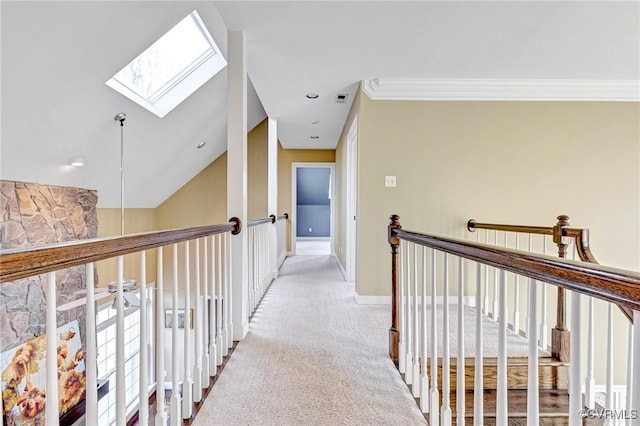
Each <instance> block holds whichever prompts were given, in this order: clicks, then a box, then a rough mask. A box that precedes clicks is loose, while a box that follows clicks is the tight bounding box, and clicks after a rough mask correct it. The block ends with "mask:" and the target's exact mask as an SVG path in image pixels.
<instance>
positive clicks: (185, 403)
mask: <svg viewBox="0 0 640 426" xmlns="http://www.w3.org/2000/svg"><path fill="white" fill-rule="evenodd" d="M273 219H274V218H273V217H270V218H266V219H263V220H260V221H254V222H253V223H252V225H253V226H251V228H252V229H254V230H255V231H251V232H254V233H255V235H254V238H253V240H252V243H253V244H254V245H253V246H251V245H250V246H249V248H250V250H249V252H250V253H254V255H253V256H254V266H256V270H259V271H262V272H261V274H260V276H262V275H265V274H266V272H265V271H266V269H267V267H266V266H265V265H267V261H266V256H265V254H264V253H265V252H266V248H265V247H266V241H265V238H266V237H267V236H268V237H271V238H275V233H274V232H267V231H259V229H260V226H261V224H263V223H264V224H265V225H268V226H270V227H271V228H272V231H273V230H274V228H275V225H273ZM257 222H260V224H258V223H257ZM240 231H241V223H240V221H239V220H238V219H237V218H232V219H231V220H230V221H229V223H226V224H220V225H212V226H202V227H196V228H189V229H180V230H168V231H156V232H147V233H141V234H134V235H125V236H119V237H109V238H96V239H91V240H83V241H77V242H70V243H62V244H52V245H46V246H40V247H32V248H28V249H11V250H2V251H0V283H5V282H9V281H15V280H19V279H22V278H26V277H30V276H35V275H40V274H46V281H45V282H46V283H47V285H46V299H47V301H48V303H47V306H46V330H47V338H46V340H47V344H46V353H45V356H46V405H45V407H46V408H45V409H46V413H45V416H46V424H47V425H57V424H59V423H58V422H59V407H58V401H59V398H58V366H57V364H56V362H57V346H58V341H57V333H56V330H57V327H58V324H57V313H56V309H57V308H58V304H57V303H56V302H55V301H56V300H57V294H56V293H57V291H58V290H57V286H56V272H59V271H62V270H64V269H65V268H69V267H72V266H79V265H86V286H87V297H86V303H84V304H83V305H82V306H83V307H84V309H85V310H86V321H87V323H86V353H85V354H84V357H83V358H84V361H85V365H86V384H87V386H86V389H87V390H86V397H85V400H86V405H85V416H86V421H87V422H88V424H89V423H91V424H97V422H98V415H99V412H98V392H97V390H98V377H97V365H98V362H99V355H98V354H97V353H96V304H95V302H96V298H95V297H94V289H95V288H96V284H97V282H96V278H97V274H96V273H95V271H96V270H97V268H96V264H97V262H99V261H102V260H105V259H111V258H115V259H117V289H116V292H115V293H116V294H115V307H116V330H117V332H116V348H115V354H116V355H115V356H116V373H115V375H116V380H115V394H116V404H115V405H116V415H115V423H116V424H118V425H125V424H127V422H128V421H130V420H131V417H132V415H135V414H136V413H135V412H136V411H137V416H138V422H139V424H147V423H148V422H149V405H148V404H149V395H150V393H153V386H154V385H155V394H156V404H157V405H156V412H157V414H156V418H155V422H153V421H152V422H153V423H155V424H162V425H166V424H168V420H169V419H170V420H171V424H175V425H178V424H182V419H189V418H191V417H192V416H193V414H194V407H195V406H196V404H197V403H198V402H199V401H201V400H202V399H203V398H204V397H205V396H206V393H207V392H208V390H209V389H210V386H211V385H212V383H213V382H214V381H215V378H216V377H217V375H218V374H219V372H220V368H221V366H223V365H224V362H225V360H226V357H227V356H228V355H229V353H230V350H232V348H233V346H234V341H233V334H232V332H233V329H232V324H231V323H232V317H233V312H232V303H231V302H232V301H231V294H232V289H231V277H230V265H231V251H230V239H231V235H232V234H238V233H239V232H240ZM258 235H259V237H258ZM274 243H275V241H274ZM274 245H275V244H274ZM152 250H155V256H156V261H157V271H156V281H155V283H148V282H147V281H148V280H147V278H146V261H147V259H149V258H151V256H153V255H154V253H152ZM126 255H131V256H138V257H139V263H138V265H139V269H137V271H135V272H133V271H127V272H128V274H131V275H134V276H135V278H136V279H137V280H138V282H139V283H140V284H141V285H140V287H141V288H144V287H145V286H146V285H150V286H152V287H153V288H154V289H155V299H156V300H155V302H156V306H155V307H153V306H150V308H151V311H152V312H146V311H147V306H148V305H149V304H148V303H147V301H146V299H145V297H146V292H145V291H140V293H139V297H140V305H141V306H140V311H141V315H140V330H139V336H140V337H139V339H140V340H139V341H140V342H147V341H149V340H151V341H152V342H153V344H154V345H155V352H156V353H155V355H156V359H155V378H156V380H155V382H156V383H149V380H148V378H149V377H150V376H151V377H153V374H150V373H151V372H150V364H153V363H150V362H149V360H150V359H152V357H151V353H149V352H148V350H149V348H148V347H147V345H146V344H140V355H139V356H140V362H139V378H138V380H139V383H140V384H139V393H138V394H137V396H138V397H137V399H138V406H137V410H134V411H133V412H127V408H128V407H127V405H128V402H127V399H125V395H127V394H130V392H131V389H128V386H127V384H126V380H129V378H128V376H127V379H125V371H124V370H125V369H124V366H125V361H126V360H125V340H124V339H125V328H124V318H125V303H126V302H125V300H128V297H126V296H125V292H126V291H127V290H128V289H127V288H125V286H124V282H125V279H124V257H125V256H126ZM267 275H268V274H267ZM265 282H266V281H264V279H263V278H262V281H258V288H259V293H258V294H260V293H262V294H263V293H264V291H266V285H265ZM169 283H170V288H169V289H168V290H169V291H167V294H165V291H166V290H167V288H166V287H167V286H166V284H169ZM142 284H144V286H143V285H142ZM165 297H168V298H169V299H170V303H171V308H169V309H168V310H167V311H165ZM167 305H168V304H167ZM131 309H134V308H128V310H127V311H126V312H130V311H131ZM169 313H170V315H169ZM149 318H155V320H154V321H155V324H154V321H148V319H149ZM169 329H170V336H171V337H169V339H170V343H171V348H172V349H171V354H172V355H171V357H172V359H171V365H170V366H167V365H166V362H165V354H164V347H165V339H166V338H167V337H168V336H169V334H168V333H169V331H168V330H169ZM152 330H153V331H154V332H155V339H149V333H150V332H151V331H152ZM165 330H167V335H166V336H165ZM167 346H168V345H167ZM101 355H102V354H101ZM182 361H184V368H183V371H180V368H179V362H182ZM166 371H167V372H170V374H171V398H170V401H171V402H170V404H169V405H170V407H169V410H167V407H166V405H165V398H164V395H165V386H166V384H165V376H166V374H165V372H166ZM111 391H113V389H112V390H111ZM5 408H6V409H11V408H12V407H5ZM167 411H169V413H167Z"/></svg>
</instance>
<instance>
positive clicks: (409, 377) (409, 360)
mask: <svg viewBox="0 0 640 426" xmlns="http://www.w3.org/2000/svg"><path fill="white" fill-rule="evenodd" d="M414 246H415V245H414ZM411 266H412V265H411V254H410V253H409V244H407V271H406V276H407V310H406V316H407V339H406V344H407V353H406V361H405V362H406V368H407V371H406V373H405V374H404V382H405V383H406V384H408V385H411V384H413V316H412V315H414V314H415V313H414V312H412V309H411V287H412V286H411ZM414 297H415V295H414Z"/></svg>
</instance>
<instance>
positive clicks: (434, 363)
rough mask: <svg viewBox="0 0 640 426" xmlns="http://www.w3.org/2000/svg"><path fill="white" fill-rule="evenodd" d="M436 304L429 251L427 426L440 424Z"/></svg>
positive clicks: (433, 274)
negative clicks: (429, 305) (428, 393)
mask: <svg viewBox="0 0 640 426" xmlns="http://www.w3.org/2000/svg"><path fill="white" fill-rule="evenodd" d="M437 308H438V306H437V304H436V251H435V250H432V251H431V395H430V396H429V404H430V405H429V425H431V426H438V425H439V424H440V394H439V392H438V312H437Z"/></svg>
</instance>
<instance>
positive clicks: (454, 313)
mask: <svg viewBox="0 0 640 426" xmlns="http://www.w3.org/2000/svg"><path fill="white" fill-rule="evenodd" d="M418 306H421V305H418ZM426 312H427V344H429V343H430V342H431V330H429V326H430V324H431V305H430V303H429V299H427V309H426ZM436 315H437V320H436V321H437V327H438V357H441V356H442V347H443V337H444V334H443V332H442V330H443V328H442V326H443V318H444V314H443V307H442V305H436ZM414 321H415V319H414V318H413V317H412V318H411V327H412V328H413V324H414ZM476 324H477V322H476V310H475V308H472V307H469V306H465V307H464V330H465V332H464V345H465V347H464V355H465V357H467V358H470V357H474V356H475V355H476V348H477V346H476ZM421 329H422V315H421V314H420V315H418V330H421ZM412 336H413V334H412ZM449 336H450V337H449V353H450V356H451V357H456V356H457V355H458V305H457V304H456V305H450V306H449ZM412 345H413V341H412ZM412 347H413V346H412ZM419 348H421V346H419ZM427 354H428V358H431V356H430V355H431V352H430V349H429V348H427ZM538 354H539V355H540V356H550V355H551V354H550V353H549V352H548V351H543V350H541V349H538ZM482 355H483V356H484V357H485V358H495V357H497V356H498V323H497V322H496V321H493V320H491V319H490V318H488V317H486V316H484V315H483V316H482ZM507 356H509V357H524V358H526V357H528V356H529V341H528V340H527V339H525V338H524V337H522V336H520V335H519V334H516V333H514V332H513V331H511V330H507Z"/></svg>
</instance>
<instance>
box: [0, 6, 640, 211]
mask: <svg viewBox="0 0 640 426" xmlns="http://www.w3.org/2000/svg"><path fill="white" fill-rule="evenodd" d="M194 8H197V10H198V11H199V13H200V15H201V16H202V18H203V20H204V22H205V23H206V25H207V27H208V28H209V30H210V31H211V33H212V35H213V37H214V39H215V40H216V42H217V43H218V45H219V46H220V47H221V49H222V50H223V52H224V53H226V30H227V29H241V30H244V31H245V33H246V40H247V57H248V71H249V75H250V77H251V81H252V82H253V85H254V86H255V89H256V92H257V95H258V96H259V98H260V100H258V99H257V98H256V97H253V98H251V99H250V100H249V109H250V112H249V117H250V119H249V121H250V124H253V125H255V124H257V122H259V121H260V120H261V119H262V118H263V117H264V112H263V111H262V109H261V107H260V101H261V103H262V105H264V110H266V113H267V114H268V115H269V116H270V117H272V118H275V119H277V120H278V132H279V138H280V140H281V143H282V145H283V146H284V147H285V148H334V147H335V146H336V143H337V140H338V138H339V136H340V133H341V131H342V127H343V125H344V122H345V119H346V116H347V113H348V111H349V108H350V105H351V101H352V100H353V97H354V95H355V91H356V90H357V87H358V84H359V82H360V81H361V80H364V79H374V78H413V79H461V80H464V79H470V80H471V79H473V80H474V81H477V80H478V79H499V80H511V81H513V80H528V79H553V80H589V81H618V80H620V81H630V80H634V81H638V80H639V76H640V53H639V52H640V36H639V34H640V3H638V2H557V1H556V2H542V1H534V2H487V1H481V2H458V1H455V2H427V1H410V2H397V1H393V2H380V1H356V2H340V1H303V2H272V1H257V2H246V1H233V2H232V1H228V2H182V1H180V2H179V1H162V2H86V3H85V2H68V3H62V2H43V3H37V2H24V3H17V2H16V3H13V2H6V1H3V2H2V64H1V65H2V151H1V156H2V161H1V167H2V169H1V170H0V172H1V177H2V178H3V179H16V180H27V181H39V182H47V183H55V184H62V185H74V186H83V187H89V188H94V189H98V192H99V205H100V206H102V207H117V206H119V182H120V181H119V146H118V145H119V129H118V125H117V123H115V122H114V121H113V116H114V115H115V113H117V112H120V111H125V112H126V113H127V114H128V117H129V118H128V119H127V121H126V123H125V144H126V158H127V164H126V171H127V177H126V186H127V188H126V194H125V199H126V201H125V204H126V206H127V207H155V206H157V205H158V204H159V203H161V202H162V201H163V200H164V199H166V198H167V197H168V196H170V195H171V194H172V193H173V192H174V191H175V190H177V189H178V188H179V187H180V186H182V185H183V184H185V183H186V182H187V181H188V180H189V179H190V178H191V177H192V176H194V175H195V174H197V173H198V172H199V171H200V170H202V169H203V168H204V167H205V166H206V165H207V164H209V163H210V162H211V161H212V160H213V159H215V158H216V157H217V156H219V155H220V154H221V153H222V152H223V151H224V150H225V147H226V111H225V107H226V73H225V71H223V72H221V73H220V74H219V75H217V76H215V77H214V78H213V79H212V80H210V81H209V82H208V83H206V84H205V86H203V87H202V88H201V89H200V90H198V91H197V92H196V93H195V94H194V95H192V96H191V97H190V98H188V99H187V100H186V101H185V102H184V103H183V104H181V105H180V106H179V107H178V108H177V109H176V110H174V111H173V112H171V113H169V115H167V116H166V117H165V118H164V119H159V118H157V117H155V116H154V115H153V114H151V113H149V112H147V111H146V110H144V109H142V108H141V107H138V106H137V105H134V104H133V103H131V102H130V101H128V100H127V99H125V98H123V97H122V96H120V95H119V94H117V93H115V92H113V91H112V90H111V89H109V88H108V87H107V86H106V85H104V82H105V81H106V80H107V79H108V78H109V77H111V76H112V75H113V74H114V73H115V72H116V71H118V70H119V69H120V68H121V67H122V66H123V65H124V64H126V63H127V62H129V60H131V59H132V58H133V57H135V56H136V55H137V54H138V53H139V52H141V51H142V50H144V49H145V48H146V47H147V46H148V45H150V44H151V43H152V42H153V41H155V40H156V39H157V38H158V37H159V36H160V35H162V34H163V33H164V32H166V31H167V30H168V29H169V28H171V27H172V26H173V25H174V24H175V23H177V22H178V21H179V20H180V19H182V18H183V17H184V16H186V15H187V14H188V13H189V12H191V11H192V10H193V9H194ZM308 92H315V93H318V94H319V95H320V97H319V98H318V99H316V100H309V99H307V98H306V97H305V95H306V94H307V93H308ZM338 93H347V94H349V98H348V103H347V104H337V103H335V96H336V95H337V94H338ZM313 120H320V123H319V124H316V125H314V124H311V122H312V121H313ZM311 135H317V136H319V137H320V138H319V139H317V140H315V141H313V140H311V139H310V136H311ZM203 140H206V141H207V145H206V147H205V148H203V149H202V150H197V149H196V148H195V145H196V144H197V143H199V142H201V141H203ZM74 155H84V156H85V157H86V158H87V165H86V166H85V167H83V168H81V169H70V168H68V167H64V166H63V165H64V164H65V163H66V162H67V161H68V159H69V158H70V157H72V156H74ZM133 200H135V201H133Z"/></svg>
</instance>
